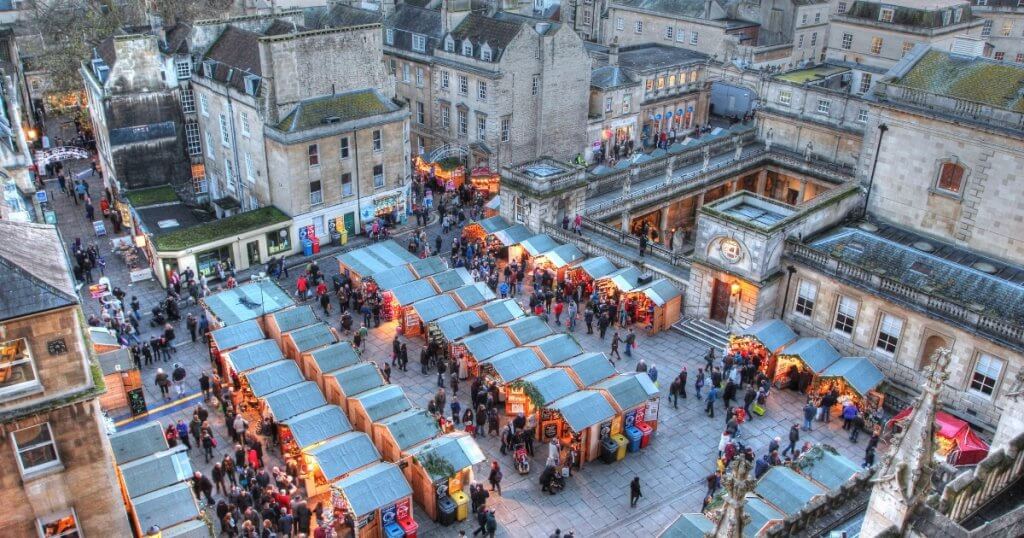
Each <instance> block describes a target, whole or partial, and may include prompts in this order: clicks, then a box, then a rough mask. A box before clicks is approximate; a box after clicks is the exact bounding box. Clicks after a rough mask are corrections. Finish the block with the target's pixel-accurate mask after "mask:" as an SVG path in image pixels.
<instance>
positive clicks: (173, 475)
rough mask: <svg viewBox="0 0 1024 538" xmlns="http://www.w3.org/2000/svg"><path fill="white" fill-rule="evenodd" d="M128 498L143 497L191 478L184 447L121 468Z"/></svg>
mask: <svg viewBox="0 0 1024 538" xmlns="http://www.w3.org/2000/svg"><path fill="white" fill-rule="evenodd" d="M121 475H122V476H124V485H125V487H126V488H127V489H128V496H129V497H138V496H139V495H145V494H146V493H150V492H152V491H156V490H158V489H160V488H165V487H167V486H170V485H172V484H177V483H178V482H184V481H185V480H189V479H191V478H192V463H191V462H189V459H188V451H187V450H186V449H185V446H184V445H179V446H176V447H174V448H172V449H169V450H164V451H162V452H157V453H156V454H151V455H149V456H146V457H144V458H140V459H137V460H135V461H131V462H128V463H126V464H124V465H122V466H121Z"/></svg>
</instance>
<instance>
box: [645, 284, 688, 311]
mask: <svg viewBox="0 0 1024 538" xmlns="http://www.w3.org/2000/svg"><path fill="white" fill-rule="evenodd" d="M642 291H643V294H644V295H645V296H647V298H648V299H650V300H651V302H653V303H654V304H655V305H656V306H665V304H666V303H668V302H669V301H671V300H672V299H675V298H676V297H680V296H682V295H683V292H681V291H679V288H677V287H676V286H675V284H672V283H671V282H669V281H668V279H665V278H659V279H658V280H655V281H654V282H651V283H650V284H649V285H647V286H644V287H643V290H642Z"/></svg>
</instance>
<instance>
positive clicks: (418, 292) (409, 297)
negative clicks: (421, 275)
mask: <svg viewBox="0 0 1024 538" xmlns="http://www.w3.org/2000/svg"><path fill="white" fill-rule="evenodd" d="M391 295H392V296H393V297H394V298H395V302H397V303H398V304H400V305H402V306H409V305H411V304H413V303H415V302H416V301H422V300H424V299H429V298H431V297H434V296H435V295H437V292H436V291H434V286H431V285H430V282H427V281H426V280H416V281H413V282H410V283H408V284H402V285H401V286H398V287H397V288H395V289H393V290H391Z"/></svg>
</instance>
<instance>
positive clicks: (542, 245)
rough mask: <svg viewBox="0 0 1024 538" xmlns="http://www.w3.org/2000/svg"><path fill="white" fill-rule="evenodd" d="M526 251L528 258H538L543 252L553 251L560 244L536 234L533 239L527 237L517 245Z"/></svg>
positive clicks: (543, 235) (546, 235)
mask: <svg viewBox="0 0 1024 538" xmlns="http://www.w3.org/2000/svg"><path fill="white" fill-rule="evenodd" d="M519 244H520V245H522V246H523V248H524V249H526V252H527V254H529V255H530V256H540V255H541V254H544V253H545V252H549V251H552V250H555V249H556V248H558V247H559V246H561V244H560V243H559V242H558V241H555V240H554V239H551V236H550V235H548V234H537V235H535V236H533V237H528V238H526V239H524V240H523V241H521V242H520V243H519Z"/></svg>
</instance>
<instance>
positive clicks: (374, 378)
mask: <svg viewBox="0 0 1024 538" xmlns="http://www.w3.org/2000/svg"><path fill="white" fill-rule="evenodd" d="M328 376H330V377H333V378H334V379H336V380H337V381H338V386H339V387H341V392H342V393H343V394H344V395H345V396H346V397H348V398H351V397H353V396H355V395H356V394H361V393H363V392H366V391H368V390H370V389H375V388H377V387H383V386H384V379H383V378H382V377H381V376H380V371H378V370H377V367H376V366H374V365H373V363H370V362H360V363H358V364H355V365H353V366H349V367H347V368H342V369H341V370H336V371H334V372H331V373H330V374H328Z"/></svg>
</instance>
